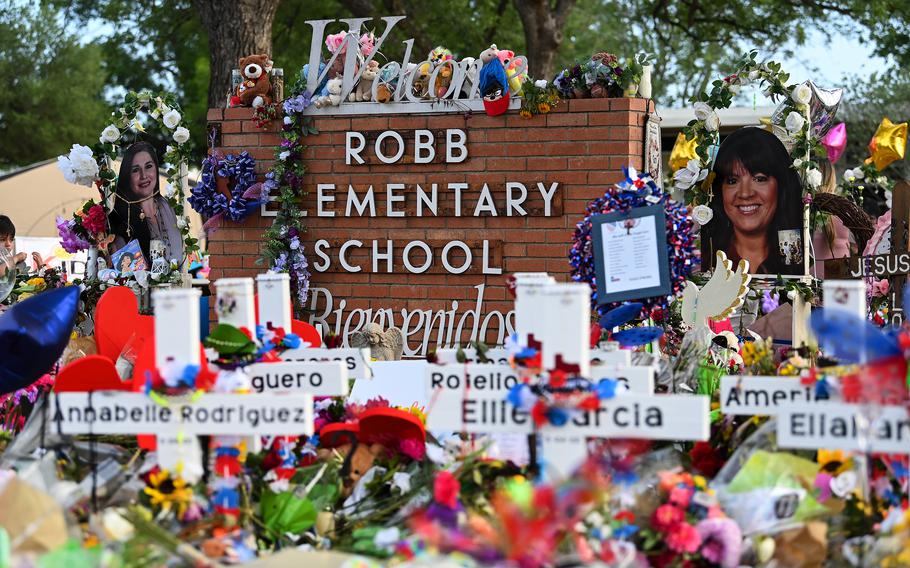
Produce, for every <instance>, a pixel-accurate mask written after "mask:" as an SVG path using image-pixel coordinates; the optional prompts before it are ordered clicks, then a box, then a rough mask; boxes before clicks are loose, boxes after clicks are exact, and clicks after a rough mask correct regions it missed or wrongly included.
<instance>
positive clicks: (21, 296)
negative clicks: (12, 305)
mask: <svg viewBox="0 0 910 568" xmlns="http://www.w3.org/2000/svg"><path fill="white" fill-rule="evenodd" d="M32 296H34V294H33V293H31V292H22V293H21V294H19V300H18V301H20V302H21V301H22V300H27V299H29V298H31V297H32Z"/></svg>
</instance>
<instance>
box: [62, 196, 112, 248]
mask: <svg viewBox="0 0 910 568" xmlns="http://www.w3.org/2000/svg"><path fill="white" fill-rule="evenodd" d="M57 231H58V233H59V235H60V244H61V245H62V246H63V250H65V251H66V252H68V253H75V252H79V251H81V250H86V249H88V248H89V247H91V246H96V247H98V248H99V249H101V250H103V251H104V250H107V246H108V245H109V244H110V243H112V242H113V241H114V236H113V235H111V234H109V233H108V232H107V213H106V212H105V210H104V207H103V206H102V205H101V204H99V203H95V200H93V199H90V200H88V201H86V202H85V203H83V204H82V207H80V208H79V209H78V210H77V211H76V212H75V213H73V217H72V219H69V220H67V219H63V218H62V217H57Z"/></svg>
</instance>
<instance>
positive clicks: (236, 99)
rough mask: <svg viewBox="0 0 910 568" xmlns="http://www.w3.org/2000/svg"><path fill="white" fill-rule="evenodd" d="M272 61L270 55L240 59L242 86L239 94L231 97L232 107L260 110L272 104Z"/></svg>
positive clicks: (239, 86) (238, 86) (249, 56)
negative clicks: (270, 77)
mask: <svg viewBox="0 0 910 568" xmlns="http://www.w3.org/2000/svg"><path fill="white" fill-rule="evenodd" d="M271 70H272V60H271V59H269V56H268V55H265V54H257V55H248V56H246V57H241V58H240V76H241V79H242V80H241V81H240V84H239V85H237V93H236V94H235V95H234V96H233V97H231V106H251V107H253V108H258V107H260V106H262V105H267V104H269V103H271V102H272V83H271V81H270V80H269V72H270V71H271Z"/></svg>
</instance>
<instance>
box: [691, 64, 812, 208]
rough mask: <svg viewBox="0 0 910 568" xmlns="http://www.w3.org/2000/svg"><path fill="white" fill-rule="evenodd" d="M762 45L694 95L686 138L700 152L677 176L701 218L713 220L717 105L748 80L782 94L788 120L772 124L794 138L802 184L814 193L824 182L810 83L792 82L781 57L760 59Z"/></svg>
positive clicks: (775, 96) (726, 101)
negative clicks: (811, 112)
mask: <svg viewBox="0 0 910 568" xmlns="http://www.w3.org/2000/svg"><path fill="white" fill-rule="evenodd" d="M757 56H758V50H752V51H750V52H749V53H747V54H745V55H743V56H742V57H741V58H740V59H739V61H738V62H737V64H736V71H735V72H734V73H733V74H731V75H729V76H727V77H724V78H723V79H718V80H716V81H714V82H713V83H712V85H711V90H710V91H705V92H702V93H701V94H699V95H698V96H696V97H693V98H692V99H691V102H693V103H694V108H695V116H696V118H695V119H694V120H692V121H690V122H689V124H688V125H687V126H686V127H685V128H683V133H685V135H686V139H687V140H695V141H696V149H695V152H696V158H694V159H692V160H690V161H689V163H688V164H687V165H686V167H684V168H680V169H679V170H678V171H677V172H676V174H675V176H674V180H675V185H676V188H677V189H680V190H684V191H685V192H686V202H687V203H690V204H692V205H695V206H696V207H695V209H694V210H693V217H695V218H696V220H698V221H699V222H700V223H701V224H705V223H707V222H708V221H710V214H709V212H708V211H704V209H705V208H707V206H708V205H709V204H710V201H711V197H712V189H711V185H712V183H713V181H714V176H713V173H712V172H711V169H712V168H713V165H714V157H715V156H716V154H717V150H718V148H719V147H720V133H719V130H720V118H719V117H718V115H717V110H718V109H723V108H729V107H730V105H731V104H732V103H733V97H734V96H736V95H737V94H738V93H739V91H740V89H741V88H742V87H744V86H746V85H750V84H753V83H757V84H758V86H759V87H760V88H761V89H762V92H763V93H764V94H765V95H766V96H767V97H769V98H771V100H773V101H775V102H777V101H778V100H779V99H782V109H779V110H780V111H782V112H781V113H780V114H781V116H784V117H787V120H786V124H785V125H784V126H781V125H773V126H772V128H773V129H774V131H775V134H777V135H778V136H779V137H781V138H787V141H788V142H789V143H790V155H791V156H792V157H793V167H794V168H795V169H796V170H797V172H798V173H799V177H800V180H801V182H802V185H803V189H804V191H805V192H806V193H808V194H809V195H810V196H811V195H812V194H814V193H815V190H816V189H818V187H819V186H820V185H821V182H822V175H821V172H820V171H819V169H818V164H817V163H816V162H815V161H814V160H813V156H815V155H819V154H821V155H824V154H825V152H824V149H823V148H822V146H821V141H820V140H819V139H818V138H817V137H814V136H813V135H812V133H811V126H812V121H811V120H810V119H809V104H808V103H809V102H810V101H811V96H812V93H811V90H810V87H809V86H808V84H807V83H800V84H796V85H788V84H787V81H788V80H789V78H790V75H789V74H788V73H785V72H784V71H783V69H782V67H781V64H780V63H777V62H774V61H767V62H764V63H759V62H758V61H757V60H756V57H757Z"/></svg>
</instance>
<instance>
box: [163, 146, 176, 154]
mask: <svg viewBox="0 0 910 568" xmlns="http://www.w3.org/2000/svg"><path fill="white" fill-rule="evenodd" d="M173 151H174V147H173V146H171V145H170V144H168V145H167V146H165V147H164V155H165V156H166V155H168V154H170V153H171V152H173Z"/></svg>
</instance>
